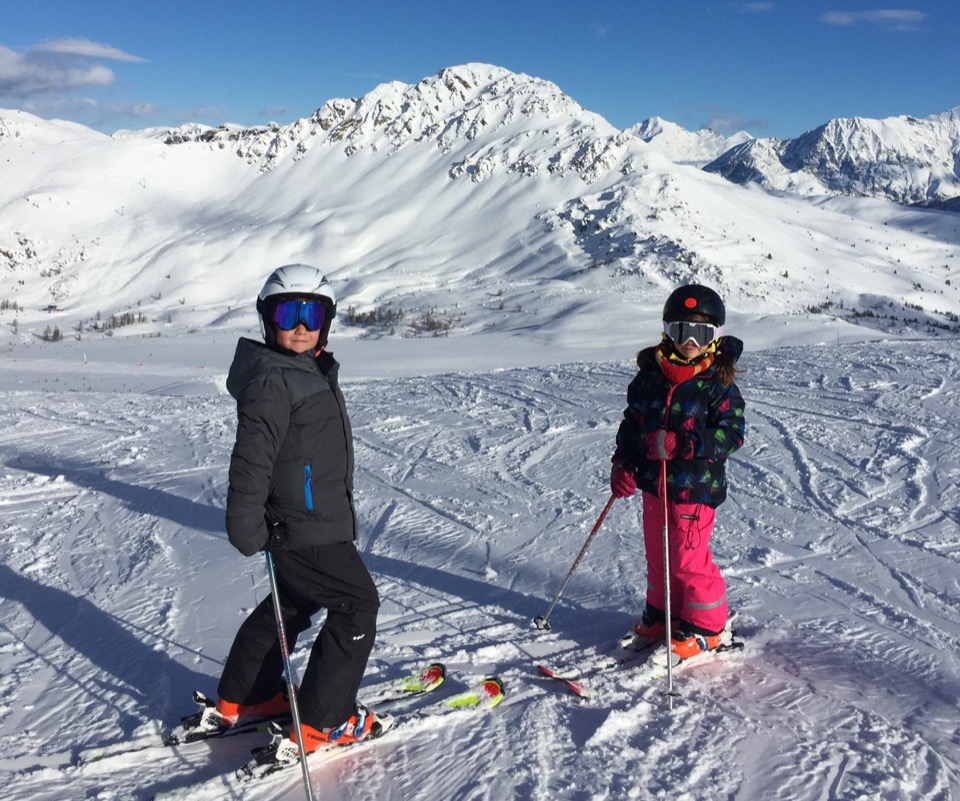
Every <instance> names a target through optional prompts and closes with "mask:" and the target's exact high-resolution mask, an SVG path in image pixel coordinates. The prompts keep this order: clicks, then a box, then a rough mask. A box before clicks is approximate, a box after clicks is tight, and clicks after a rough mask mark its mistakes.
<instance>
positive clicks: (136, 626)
mask: <svg viewBox="0 0 960 801" xmlns="http://www.w3.org/2000/svg"><path fill="white" fill-rule="evenodd" d="M651 334H652V336H655V331H654V332H651ZM342 344H343V347H342V348H338V347H337V346H336V343H334V348H333V349H334V351H335V353H336V354H337V356H338V358H340V359H341V361H342V363H343V369H342V375H343V378H344V391H345V394H346V397H347V402H348V405H349V408H350V411H351V414H352V419H353V423H354V432H355V438H356V447H357V481H356V483H357V504H358V510H359V517H360V538H359V542H358V545H359V548H360V550H361V551H362V553H363V555H364V559H365V560H366V562H367V564H368V566H369V567H370V569H371V571H372V572H373V574H374V576H375V578H376V581H377V583H378V585H379V588H380V592H381V595H382V600H383V606H382V610H381V615H380V621H379V635H378V642H377V645H376V647H375V649H374V653H373V657H372V660H371V662H370V666H369V675H368V677H367V679H366V680H365V683H367V684H369V685H373V684H375V683H376V682H377V681H380V680H383V679H387V678H392V677H396V676H399V675H401V674H403V673H404V672H406V671H407V670H409V669H411V668H413V667H415V666H416V665H419V664H421V663H423V662H425V661H431V660H442V661H444V662H445V663H446V664H447V666H448V668H449V671H450V675H449V678H448V679H447V682H446V683H445V684H444V685H442V686H441V688H440V689H439V690H438V691H437V695H436V697H437V698H440V697H442V696H443V694H444V693H452V692H455V691H456V690H458V689H462V688H463V687H464V686H465V685H466V684H467V683H469V682H470V681H472V680H474V679H477V678H480V677H482V676H485V675H488V674H496V675H499V676H501V677H502V678H503V680H504V683H505V685H506V688H507V694H508V696H507V699H506V700H505V701H504V702H503V703H502V704H501V705H500V706H499V707H497V708H496V709H494V710H493V711H491V712H488V713H485V714H482V715H471V714H470V713H463V714H462V715H448V716H445V717H442V718H434V719H429V718H428V719H424V720H419V721H417V722H416V723H414V724H412V725H409V726H407V727H401V728H398V729H397V730H396V731H395V733H394V734H393V735H392V736H387V737H385V738H384V739H383V740H382V741H380V742H379V743H377V744H376V745H374V746H369V747H367V748H366V749H365V750H361V749H358V750H357V751H356V752H354V753H350V752H349V751H347V752H345V753H344V754H343V755H342V756H340V757H339V758H338V759H337V760H335V761H333V762H330V763H329V764H326V765H321V766H318V767H317V768H316V769H315V770H314V772H313V774H312V781H313V786H314V789H315V793H316V794H317V797H318V798H322V799H347V798H349V799H351V801H357V799H371V800H372V799H378V801H384V799H386V800H387V801H399V800H400V799H424V800H426V799H430V800H431V801H432V800H433V799H476V800H478V801H479V800H484V801H485V800H487V799H489V801H501V799H505V798H518V799H520V798H523V799H544V800H546V799H571V800H573V799H582V800H583V801H588V800H589V801H597V800H598V799H631V798H636V799H645V798H671V799H699V798H726V799H738V800H742V801H748V800H749V801H753V800H754V799H782V800H783V801H815V800H817V801H818V800H819V799H827V798H829V799H851V800H852V799H874V798H876V799H879V798H883V799H942V800H943V801H946V800H947V799H950V798H955V797H957V795H958V794H960V705H958V698H960V656H958V654H960V604H958V602H957V599H958V596H960V570H958V561H960V456H958V453H960V434H958V429H957V426H956V420H957V419H958V416H960V355H958V350H957V348H956V344H957V343H956V341H955V340H952V339H949V338H941V339H936V340H927V341H899V342H897V341H875V342H872V343H859V344H848V345H844V346H842V347H836V346H834V345H830V344H827V345H808V346H802V347H801V346H780V347H768V348H766V349H764V350H753V349H749V347H748V350H747V352H746V354H745V356H744V358H743V360H742V366H743V368H744V373H743V375H742V376H741V379H740V384H741V387H742V390H743V392H744V395H745V397H746V400H747V404H748V405H747V412H748V418H747V420H748V426H749V428H748V439H747V443H746V445H745V446H744V448H743V449H742V450H741V451H740V452H739V453H738V454H737V455H736V456H735V457H734V458H733V460H732V464H731V466H730V476H731V483H732V485H731V493H730V499H729V501H728V502H727V503H726V504H725V505H724V506H722V507H721V509H720V512H719V516H718V526H717V530H716V533H715V539H714V548H715V553H716V557H717V559H718V560H719V563H720V564H721V566H722V569H723V571H724V573H725V574H726V577H727V580H728V582H729V593H730V600H731V602H732V604H733V605H734V606H735V607H736V608H737V609H739V611H740V618H739V620H738V628H739V631H740V633H741V635H742V636H743V638H744V639H745V641H746V647H745V649H744V650H743V651H742V652H738V653H736V654H733V655H731V656H729V657H727V658H724V659H722V660H721V659H716V660H714V661H709V662H707V663H705V664H702V665H699V666H694V667H691V668H689V669H687V670H685V671H682V672H678V673H677V675H676V676H675V688H676V690H677V691H678V692H679V697H678V698H676V699H675V700H674V702H673V704H672V708H671V704H670V703H669V701H668V699H667V698H666V697H665V696H664V685H663V683H662V682H661V683H654V684H651V683H646V682H641V681H639V680H638V679H637V675H638V674H637V673H636V672H634V673H631V671H629V670H624V671H621V672H616V673H612V674H609V675H605V676H602V677H595V678H594V679H593V680H592V681H591V685H592V687H593V689H594V691H595V695H594V697H593V698H591V699H590V700H588V701H581V700H578V699H576V698H575V697H574V696H572V695H570V694H567V693H566V692H565V690H564V689H563V687H562V685H560V684H559V683H553V684H551V683H550V682H548V681H547V680H545V679H542V678H540V677H539V676H538V673H537V671H536V670H535V667H534V666H535V664H536V663H537V662H538V661H544V660H546V661H555V660H560V661H562V660H563V659H564V658H565V657H566V655H567V654H568V653H569V652H570V651H571V650H573V651H586V652H590V651H593V650H594V649H604V648H607V647H608V646H609V645H610V644H611V643H612V642H613V640H615V639H616V638H617V637H618V636H619V635H620V634H622V633H623V632H624V631H625V630H627V629H628V628H629V627H630V625H631V624H632V622H633V621H634V619H635V618H636V616H637V615H638V613H639V611H640V609H641V606H642V604H643V598H644V586H645V584H644V558H643V546H642V542H641V538H640V534H639V504H638V503H637V502H636V501H635V500H621V501H617V502H616V503H615V504H614V506H613V508H612V510H611V512H610V513H609V515H608V516H607V518H606V520H605V522H604V524H603V526H602V527H601V529H600V531H599V533H598V535H597V537H596V538H595V540H594V541H593V544H592V546H591V548H590V550H589V551H588V552H587V554H586V556H585V558H584V560H583V562H582V563H581V565H580V567H579V569H578V570H577V572H576V573H575V574H574V575H573V578H572V579H571V581H570V583H569V585H568V587H567V589H566V591H565V593H564V595H563V596H562V598H561V600H560V602H559V603H558V605H557V606H556V608H555V610H554V611H553V614H552V616H551V622H552V624H553V628H552V630H551V631H549V632H543V631H539V630H537V629H535V628H534V627H533V626H532V619H533V618H534V617H535V616H537V615H540V614H543V613H544V612H545V611H546V608H547V606H548V605H549V603H550V601H551V600H552V598H553V597H554V595H555V593H556V591H557V590H558V588H559V586H560V584H561V582H562V581H563V579H564V577H565V575H566V573H567V571H568V569H569V568H570V565H571V564H572V562H573V560H574V558H575V557H576V555H577V553H578V551H579V549H580V547H581V545H582V544H583V542H584V540H585V537H586V535H587V533H588V532H589V531H590V529H591V527H592V526H593V523H594V522H595V520H596V518H597V516H598V514H599V512H600V511H601V509H602V507H603V505H604V504H605V502H606V500H607V498H608V496H609V492H608V487H607V474H608V466H609V455H610V452H611V449H612V444H613V437H614V433H615V430H616V427H617V424H618V421H619V418H620V415H621V413H622V408H623V406H624V395H625V389H626V385H627V383H628V381H629V380H630V378H631V376H632V373H633V365H632V358H633V352H634V350H635V348H637V347H640V346H641V345H643V344H646V343H645V342H644V341H642V340H641V341H638V342H636V343H635V346H633V347H623V348H619V349H618V350H617V351H616V352H613V351H611V350H610V349H608V350H607V358H606V359H603V358H597V357H595V358H593V359H589V360H582V361H569V362H562V361H561V362H557V363H554V362H552V361H551V360H550V353H548V352H544V353H542V356H543V358H542V360H541V363H540V364H537V365H532V366H531V365H527V366H521V367H511V366H510V365H509V363H508V362H507V361H505V357H504V354H505V353H507V352H509V348H505V347H499V348H497V350H498V356H499V360H500V361H501V363H502V365H503V366H502V368H501V369H495V370H494V369H489V363H490V356H489V354H488V353H480V352H478V353H477V354H476V359H474V358H472V357H471V355H470V353H469V352H462V354H461V357H460V358H459V359H454V358H452V357H446V361H444V358H442V354H443V353H444V352H445V351H444V350H443V349H444V348H445V347H447V343H446V342H444V341H442V340H427V341H415V342H410V343H409V345H410V350H409V351H408V355H409V359H410V364H408V365H407V367H408V372H407V374H404V375H393V376H391V375H390V370H389V363H392V362H393V361H394V359H393V357H392V356H391V355H390V354H389V353H388V354H387V356H386V357H384V356H383V355H382V354H383V353H384V350H383V348H382V346H378V345H377V343H373V342H348V341H345V342H343V343H342ZM748 345H749V343H748ZM461 348H462V343H461ZM520 350H521V349H519V348H518V349H517V354H516V355H517V357H518V358H520V356H521V355H522V354H521V353H520ZM231 352H232V343H231V342H227V341H225V340H222V339H221V340H220V341H213V339H212V338H211V337H210V336H208V335H205V334H203V333H197V334H192V335H184V336H183V337H181V338H180V339H173V338H170V339H155V340H138V339H135V338H127V339H120V340H114V341H112V342H110V341H103V342H99V343H95V342H92V341H91V342H73V341H71V342H64V343H59V345H58V346H57V347H43V346H39V347H38V346H36V345H34V346H25V347H23V348H21V349H19V350H13V351H8V352H6V353H5V355H4V369H3V371H2V372H0V381H2V386H0V390H2V391H3V399H4V403H3V404H2V408H0V432H2V433H0V443H2V444H0V448H2V450H0V453H2V463H0V505H2V507H3V517H2V523H0V525H2V531H3V536H2V537H0V549H2V554H3V560H2V566H0V594H2V597H3V602H2V605H0V688H2V693H0V697H2V702H0V781H2V784H0V786H2V787H3V793H2V795H3V797H5V798H11V799H33V800H34V801H46V799H50V800H51V801H52V800H53V799H57V800H58V801H62V799H67V798H69V799H102V800H105V799H149V798H151V797H152V796H153V795H154V794H155V793H157V792H159V791H163V790H171V789H174V788H179V787H184V786H186V785H189V784H191V783H194V782H200V781H204V780H213V781H212V783H211V782H208V784H207V785H206V786H205V788H204V789H202V790H196V791H192V792H191V793H189V794H188V795H189V797H191V798H200V799H203V798H223V797H239V796H236V795H234V794H233V793H232V791H231V792H227V791H226V790H224V789H223V787H220V786H219V785H218V783H217V781H216V780H215V778H214V777H216V776H217V775H218V774H220V773H222V772H225V771H226V772H230V771H232V769H234V768H236V767H237V766H238V765H239V764H241V763H242V762H243V761H244V760H245V759H246V757H247V755H248V752H249V749H250V748H251V747H253V746H254V745H256V744H258V743H262V741H263V740H265V739H266V737H267V735H265V734H254V735H249V736H242V737H237V738H234V739H233V740H231V741H224V742H214V743H212V744H199V745H192V746H186V747H183V748H164V747H163V746H159V745H158V742H159V733H160V732H161V731H162V730H163V729H165V728H167V727H169V726H171V725H173V724H175V723H176V722H177V721H178V719H179V717H180V715H182V714H186V713H189V712H190V711H192V702H191V700H190V693H191V691H192V690H193V689H195V688H197V689H201V690H203V691H204V692H207V693H210V694H212V693H215V691H216V682H217V678H218V675H219V672H220V670H221V668H222V665H223V662H224V658H225V656H226V653H227V650H228V648H229V645H230V642H231V639H232V637H233V635H234V633H235V631H236V628H237V626H238V625H239V623H240V621H241V620H242V618H243V615H244V614H245V613H246V612H247V611H249V610H250V609H251V608H252V607H253V606H254V604H256V603H257V602H258V601H259V600H260V599H262V598H263V597H264V596H265V594H266V593H267V579H266V575H265V565H264V562H263V560H262V559H261V558H258V557H254V558H250V559H244V558H243V557H241V556H240V554H239V553H237V552H236V551H234V550H233V549H232V548H231V546H230V545H229V544H228V542H227V541H226V538H225V535H224V532H223V526H222V516H223V506H224V496H225V479H226V468H227V462H228V459H229V453H230V449H231V447H232V443H233V430H234V417H235V406H234V402H233V400H232V399H231V398H230V397H229V396H228V395H227V394H226V393H225V390H224V376H225V372H226V369H227V366H228V364H229V361H230V357H231ZM378 354H379V355H378ZM531 360H532V359H531ZM418 364H420V365H427V366H429V368H430V369H423V370H421V372H420V373H418V372H417V371H416V369H415V368H416V366H417V365H418ZM477 365H479V366H480V367H479V369H478V368H477ZM304 658H305V651H304V650H300V651H298V652H297V655H296V656H295V659H294V663H295V667H296V668H297V669H298V670H302V668H303V664H304ZM417 703H423V704H425V703H427V701H421V702H417ZM417 703H415V704H414V706H416V705H417ZM128 746H129V747H134V748H138V749H142V750H132V751H127V750H125V749H127V747H128ZM91 748H93V749H103V752H104V754H105V755H104V756H103V758H102V759H99V760H97V761H86V762H83V763H80V764H78V755H79V754H80V752H81V751H83V750H85V749H91ZM303 792H304V790H303V786H302V783H301V777H300V774H299V771H294V772H291V774H290V776H289V778H285V779H283V780H281V781H276V782H269V783H266V784H264V785H262V786H248V787H245V788H244V790H243V793H242V797H243V798H247V799H268V798H270V799H282V798H289V799H295V798H302V797H303Z"/></svg>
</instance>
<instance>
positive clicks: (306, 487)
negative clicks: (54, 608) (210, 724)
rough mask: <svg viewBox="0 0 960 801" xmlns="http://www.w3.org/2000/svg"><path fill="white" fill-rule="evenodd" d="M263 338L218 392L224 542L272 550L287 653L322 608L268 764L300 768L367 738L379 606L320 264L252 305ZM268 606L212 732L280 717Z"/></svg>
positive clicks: (270, 284)
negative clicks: (227, 437)
mask: <svg viewBox="0 0 960 801" xmlns="http://www.w3.org/2000/svg"><path fill="white" fill-rule="evenodd" d="M257 310H258V312H259V313H260V320H261V330H262V333H263V335H264V341H265V342H264V343H260V342H256V341H254V340H251V339H246V338H241V339H240V341H239V343H238V344H237V351H236V355H235V357H234V361H233V364H232V365H231V367H230V372H229V375H228V377H227V389H228V390H229V391H230V394H231V395H233V396H234V397H235V398H236V400H237V415H238V424H237V437H236V444H235V446H234V449H233V454H232V456H231V459H230V483H229V490H228V494H227V513H226V523H227V534H228V536H229V538H230V542H231V543H232V544H233V545H234V546H235V547H236V548H237V549H238V550H239V551H240V552H241V553H243V554H244V555H246V556H250V555H253V554H256V553H258V552H260V551H263V550H267V549H269V550H270V553H271V557H272V559H273V562H274V564H275V569H276V576H277V585H278V589H279V596H280V604H281V608H282V611H283V617H284V623H285V628H286V636H287V641H288V645H289V647H290V649H291V650H292V648H293V647H294V645H295V644H296V641H297V638H298V636H299V635H300V634H301V633H302V632H304V631H306V630H307V629H308V628H309V627H310V625H311V617H312V616H313V615H315V614H317V612H319V611H320V610H321V609H326V610H327V615H326V620H325V622H324V624H323V626H322V628H321V629H320V632H319V634H318V636H317V639H316V641H315V642H314V645H313V650H312V651H311V654H310V659H309V662H308V663H307V667H306V670H305V672H304V674H303V677H302V683H301V685H300V691H299V693H298V696H297V697H298V701H299V710H300V718H301V721H302V731H303V739H304V744H303V745H302V747H300V748H298V744H297V737H296V732H295V729H294V730H292V731H291V736H290V740H289V741H287V742H285V743H281V744H279V745H278V746H277V756H278V759H280V761H283V759H284V758H286V759H288V760H293V761H295V760H296V759H297V758H298V753H299V751H300V750H302V751H303V752H305V753H309V752H310V751H313V750H315V749H316V748H318V747H320V746H323V745H327V744H341V743H349V742H353V741H356V740H359V739H363V738H364V737H366V736H368V735H369V734H370V733H371V732H372V731H373V730H374V727H375V725H376V723H375V718H374V715H373V713H372V712H370V711H369V710H367V709H364V708H363V707H362V706H358V705H357V702H356V698H357V691H358V689H359V687H360V682H361V679H362V677H363V673H364V670H365V668H366V664H367V659H368V657H369V655H370V651H371V649H372V647H373V641H374V638H375V636H376V620H377V610H378V608H379V606H380V599H379V596H378V594H377V589H376V586H375V585H374V582H373V579H372V578H371V577H370V574H369V572H368V571H367V569H366V567H365V566H364V564H363V562H362V561H361V559H360V555H359V554H358V552H357V550H356V547H355V545H354V539H355V537H356V517H355V514H354V508H353V466H354V455H353V442H352V435H351V430H350V420H349V418H348V416H347V410H346V406H345V404H344V398H343V395H342V393H341V392H340V388H339V386H338V383H337V372H338V369H339V365H338V363H337V362H336V360H335V359H334V358H333V354H331V353H329V352H327V350H326V344H327V336H328V334H329V331H330V323H331V322H332V320H333V317H334V315H335V314H336V299H335V297H334V293H333V289H332V288H331V286H330V284H329V283H328V282H327V280H326V278H325V277H324V276H323V275H322V273H321V272H320V271H319V270H317V269H316V268H315V267H310V266H308V265H304V264H291V265H286V266H284V267H280V268H279V269H277V270H275V271H274V272H273V273H271V275H270V276H269V278H268V279H267V282H266V284H265V285H264V287H263V289H262V290H261V292H260V295H259V297H258V299H257ZM283 690H284V681H283V660H282V657H281V651H280V646H279V638H278V634H277V628H276V619H275V615H274V611H273V606H272V599H271V598H270V597H268V598H265V599H264V600H263V601H262V602H261V603H260V605H259V606H258V607H257V608H256V609H254V611H253V612H252V613H251V614H250V616H249V617H248V618H247V619H246V620H245V621H244V622H243V624H242V625H241V626H240V630H239V632H238V633H237V636H236V639H235V641H234V643H233V646H232V648H231V649H230V655H229V657H228V659H227V663H226V666H225V668H224V671H223V674H222V676H221V679H220V686H219V689H218V694H219V701H218V703H217V707H216V710H215V712H214V713H213V714H215V715H216V716H219V721H215V722H217V723H218V725H220V726H224V725H230V724H233V723H236V722H237V721H249V720H250V719H255V718H258V717H271V716H274V715H276V714H278V713H282V712H283V711H285V710H286V711H289V703H288V701H287V700H286V699H285V697H284V693H283Z"/></svg>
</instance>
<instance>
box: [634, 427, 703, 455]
mask: <svg viewBox="0 0 960 801" xmlns="http://www.w3.org/2000/svg"><path fill="white" fill-rule="evenodd" d="M644 442H645V443H646V445H647V458H648V459H653V460H655V461H659V462H670V461H673V460H674V459H690V458H692V457H693V442H691V440H690V437H689V436H688V435H687V434H685V433H684V432H683V431H670V430H669V429H666V428H658V429H657V430H656V431H651V432H650V433H649V434H647V438H646V439H645V440H644Z"/></svg>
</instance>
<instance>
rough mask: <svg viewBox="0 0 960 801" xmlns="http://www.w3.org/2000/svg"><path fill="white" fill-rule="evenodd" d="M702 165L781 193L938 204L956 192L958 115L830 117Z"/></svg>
mask: <svg viewBox="0 0 960 801" xmlns="http://www.w3.org/2000/svg"><path fill="white" fill-rule="evenodd" d="M705 169H706V170H707V171H709V172H716V173H719V174H721V175H723V176H724V177H725V178H727V179H729V180H731V181H734V182H736V183H746V182H755V183H759V184H761V185H762V186H765V187H767V188H770V189H776V190H781V191H784V190H785V191H798V190H799V191H809V192H811V193H814V194H818V193H830V194H843V195H852V196H860V197H884V198H887V199H890V200H893V201H895V202H897V203H902V204H905V205H930V206H938V205H942V204H943V203H944V202H947V201H950V200H951V199H954V198H956V197H958V196H960V113H957V109H956V108H955V109H952V110H950V111H947V112H944V113H943V114H937V115H933V116H930V117H926V118H924V119H918V118H916V117H911V116H906V115H904V116H899V117H888V118H886V119H869V118H864V117H849V118H837V119H832V120H829V121H828V122H826V123H824V124H823V125H821V126H819V127H818V128H815V129H814V130H812V131H808V132H807V133H805V134H803V135H802V136H799V137H797V138H795V139H786V140H776V139H771V140H764V141H763V142H762V144H757V145H754V146H751V147H739V148H735V149H733V150H731V151H728V152H727V153H724V154H723V155H722V156H720V157H719V158H718V159H716V160H715V161H714V162H712V163H710V164H708V165H706V167H705Z"/></svg>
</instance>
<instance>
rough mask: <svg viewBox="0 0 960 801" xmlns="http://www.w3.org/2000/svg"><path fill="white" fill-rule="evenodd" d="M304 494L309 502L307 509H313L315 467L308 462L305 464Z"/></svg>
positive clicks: (310, 510) (309, 510)
mask: <svg viewBox="0 0 960 801" xmlns="http://www.w3.org/2000/svg"><path fill="white" fill-rule="evenodd" d="M303 496H304V500H306V502H307V511H308V512H312V511H313V468H312V467H311V465H310V463H309V462H307V463H306V464H305V465H304V466H303Z"/></svg>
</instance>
